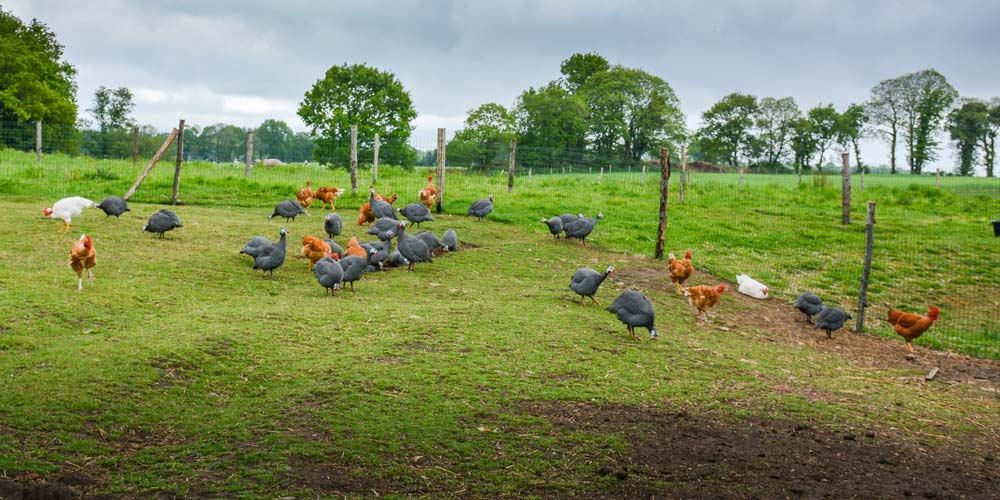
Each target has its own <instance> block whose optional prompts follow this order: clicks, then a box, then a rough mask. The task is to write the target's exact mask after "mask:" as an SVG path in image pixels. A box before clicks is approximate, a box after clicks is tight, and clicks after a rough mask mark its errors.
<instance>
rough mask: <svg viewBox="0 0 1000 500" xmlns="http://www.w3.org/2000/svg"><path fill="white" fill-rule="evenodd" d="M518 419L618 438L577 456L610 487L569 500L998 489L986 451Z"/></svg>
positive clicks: (539, 408) (591, 420)
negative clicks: (616, 444)
mask: <svg viewBox="0 0 1000 500" xmlns="http://www.w3.org/2000/svg"><path fill="white" fill-rule="evenodd" d="M520 411H524V412H526V413H529V414H532V415H535V416H538V417H541V418H544V419H545V420H547V421H549V422H550V423H552V424H553V425H554V426H555V427H556V428H557V429H559V430H560V431H562V432H585V433H588V434H594V433H600V434H619V435H622V436H623V437H624V438H625V439H626V441H627V443H628V447H627V449H626V450H625V451H623V452H616V451H613V450H606V452H605V453H602V454H599V455H596V456H589V457H581V460H582V463H584V464H586V465H585V467H589V468H590V469H591V470H592V474H593V477H594V479H595V480H598V479H599V478H603V479H605V480H610V485H609V487H608V488H607V489H606V490H604V491H591V492H577V493H576V494H574V495H573V496H574V497H577V498H902V497H916V498H995V496H994V495H995V492H996V491H997V489H998V488H1000V479H998V478H1000V460H998V459H997V458H996V457H995V456H994V454H993V453H995V450H994V451H993V452H989V451H978V452H970V451H968V450H960V449H957V448H955V449H952V448H949V449H945V448H940V447H934V448H931V447H928V446H925V445H922V444H920V443H918V442H915V441H913V442H911V441H906V440H901V439H895V438H892V437H890V436H889V435H887V434H884V433H881V432H879V431H877V430H860V431H857V432H855V431H852V432H851V433H849V434H848V433H837V432H830V431H822V430H817V429H814V428H812V427H810V426H807V425H804V424H796V423H794V422H788V421H782V420H766V419H758V418H744V419H741V420H739V421H725V420H717V419H713V418H710V417H699V416H695V415H691V414H688V413H687V412H684V411H681V412H671V411H667V410H664V409H661V408H655V407H637V406H623V405H597V404H591V403H585V402H567V401H535V402H528V403H525V404H523V405H522V406H521V408H520ZM612 478H613V479H612ZM605 484H607V483H605ZM539 494H541V495H542V496H548V494H547V493H546V492H544V491H541V492H539Z"/></svg>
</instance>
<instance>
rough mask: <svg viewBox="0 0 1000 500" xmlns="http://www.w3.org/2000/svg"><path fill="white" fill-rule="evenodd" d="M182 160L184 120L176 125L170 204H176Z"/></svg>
mask: <svg viewBox="0 0 1000 500" xmlns="http://www.w3.org/2000/svg"><path fill="white" fill-rule="evenodd" d="M183 161H184V120H181V123H180V125H178V126H177V163H176V165H175V166H174V190H173V193H172V194H171V196H170V199H171V202H172V204H174V205H176V204H177V188H178V185H179V184H180V182H181V162H183Z"/></svg>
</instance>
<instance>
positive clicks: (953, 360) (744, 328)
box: [615, 257, 1000, 398]
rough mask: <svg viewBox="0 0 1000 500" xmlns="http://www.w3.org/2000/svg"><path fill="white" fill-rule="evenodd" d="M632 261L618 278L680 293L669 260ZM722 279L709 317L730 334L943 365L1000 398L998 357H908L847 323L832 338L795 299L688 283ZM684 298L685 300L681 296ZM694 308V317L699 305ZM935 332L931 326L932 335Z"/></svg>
mask: <svg viewBox="0 0 1000 500" xmlns="http://www.w3.org/2000/svg"><path fill="white" fill-rule="evenodd" d="M632 263H633V264H635V265H634V266H631V265H630V266H629V267H625V266H623V268H622V269H617V270H616V271H615V274H616V280H618V281H622V282H625V283H627V284H629V285H634V286H637V287H639V288H644V289H650V290H656V291H658V292H661V293H665V294H673V295H676V292H675V290H674V287H673V283H671V282H670V278H669V276H668V275H667V270H666V264H665V263H664V264H662V265H656V266H654V265H652V264H651V263H650V262H649V260H647V259H640V258H637V257H636V258H633V262H632ZM721 282H725V283H727V285H729V287H730V288H729V290H727V291H726V294H725V296H724V297H723V298H722V300H720V301H719V304H718V305H716V306H715V307H714V308H713V309H712V310H711V311H709V318H710V319H709V321H710V324H711V325H714V326H716V327H719V328H725V329H726V330H725V331H726V334H729V335H742V336H745V337H748V338H754V339H757V340H761V341H765V342H780V343H783V344H788V345H797V346H804V347H808V348H810V349H815V350H818V351H823V352H830V353H835V354H837V355H838V356H841V357H843V358H844V359H846V360H847V361H848V362H849V363H851V364H853V365H855V366H860V367H866V368H877V369H920V370H924V371H925V373H927V372H930V371H931V370H932V369H933V368H938V369H939V371H938V373H937V376H936V377H935V380H937V381H940V382H945V383H964V384H971V385H975V386H978V387H981V388H983V389H984V390H986V391H989V392H991V393H992V394H993V395H994V396H995V397H998V398H1000V363H998V362H996V361H993V360H988V359H980V358H974V357H972V356H966V355H964V354H958V353H955V352H951V351H939V350H935V349H928V348H925V347H919V346H914V349H915V351H916V354H915V355H913V356H908V354H909V353H907V351H906V349H905V347H904V346H903V343H902V342H900V341H897V340H894V339H888V338H883V337H877V336H873V335H870V334H866V333H860V334H859V333H856V332H853V331H848V330H847V329H846V328H845V329H841V330H838V331H835V332H833V338H832V339H828V338H827V337H826V333H825V332H823V331H822V330H814V329H813V328H812V325H810V324H809V323H807V322H806V319H805V315H803V314H802V313H801V312H800V311H799V310H798V309H795V308H794V307H792V305H791V304H790V303H785V302H782V301H780V300H776V299H767V300H759V299H754V298H752V297H749V296H747V295H743V294H741V293H739V292H737V291H736V288H737V287H736V284H735V283H732V282H727V281H726V280H720V279H719V278H716V277H715V276H712V275H711V274H708V273H705V272H702V271H698V272H696V273H695V275H694V276H692V277H691V279H690V280H689V281H688V283H685V285H687V286H694V285H715V284H718V283H721ZM678 300H679V301H680V300H685V299H683V298H682V297H678ZM685 304H686V300H685ZM690 310H691V316H692V317H693V316H694V315H695V311H694V308H691V309H690ZM880 312H884V311H880V310H879V309H878V308H872V309H869V314H878V313H880ZM848 326H853V322H849V323H848ZM933 333H934V332H933V330H931V331H930V332H928V333H927V335H933Z"/></svg>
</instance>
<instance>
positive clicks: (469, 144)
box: [448, 102, 517, 169]
mask: <svg viewBox="0 0 1000 500" xmlns="http://www.w3.org/2000/svg"><path fill="white" fill-rule="evenodd" d="M516 135H517V131H516V127H515V120H514V115H513V114H511V113H510V112H509V111H507V108H505V107H503V106H502V105H500V104H497V103H495V102H490V103H486V104H483V105H481V106H479V107H478V108H476V109H473V110H469V112H468V114H467V116H466V117H465V127H463V128H462V129H460V130H458V131H456V132H455V137H454V139H452V142H451V144H449V146H448V147H449V149H450V150H454V151H455V158H462V157H466V158H470V157H471V160H472V161H473V165H474V167H475V168H479V169H485V168H487V167H489V166H490V164H491V163H493V162H497V161H500V160H501V159H505V158H507V150H508V148H509V144H510V140H511V139H513V138H514V137H515V136H516ZM453 146H454V147H453ZM449 156H451V153H449Z"/></svg>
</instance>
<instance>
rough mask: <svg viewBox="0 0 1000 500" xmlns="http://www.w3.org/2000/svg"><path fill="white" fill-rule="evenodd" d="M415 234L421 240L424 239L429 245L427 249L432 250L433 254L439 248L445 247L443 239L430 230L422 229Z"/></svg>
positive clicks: (425, 243)
mask: <svg viewBox="0 0 1000 500" xmlns="http://www.w3.org/2000/svg"><path fill="white" fill-rule="evenodd" d="M413 236H416V237H417V238H420V241H423V242H424V245H427V249H428V250H430V251H431V255H433V254H434V252H435V251H437V249H439V248H443V247H444V243H441V240H439V239H438V237H437V236H434V233H432V232H430V231H420V232H419V233H417V234H415V235H413Z"/></svg>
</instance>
